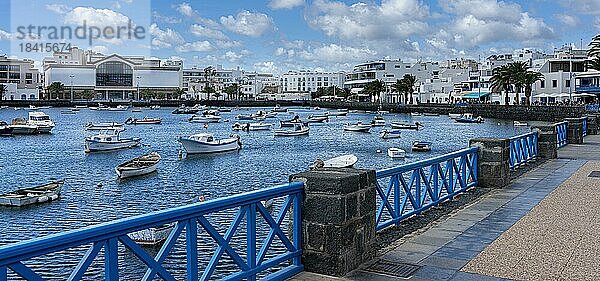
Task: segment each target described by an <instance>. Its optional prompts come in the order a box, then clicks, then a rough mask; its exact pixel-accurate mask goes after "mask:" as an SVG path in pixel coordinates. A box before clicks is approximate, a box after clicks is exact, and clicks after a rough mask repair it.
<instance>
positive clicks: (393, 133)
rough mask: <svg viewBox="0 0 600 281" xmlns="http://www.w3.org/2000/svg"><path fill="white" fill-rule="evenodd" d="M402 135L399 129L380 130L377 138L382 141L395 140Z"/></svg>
mask: <svg viewBox="0 0 600 281" xmlns="http://www.w3.org/2000/svg"><path fill="white" fill-rule="evenodd" d="M401 134H402V131H401V130H399V129H396V130H381V132H379V137H381V138H382V139H397V138H400V137H401Z"/></svg>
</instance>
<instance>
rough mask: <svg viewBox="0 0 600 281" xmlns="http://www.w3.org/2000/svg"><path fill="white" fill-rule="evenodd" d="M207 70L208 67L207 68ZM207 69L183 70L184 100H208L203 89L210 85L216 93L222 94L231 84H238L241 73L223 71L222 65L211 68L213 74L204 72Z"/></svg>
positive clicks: (229, 70) (237, 70) (238, 71)
mask: <svg viewBox="0 0 600 281" xmlns="http://www.w3.org/2000/svg"><path fill="white" fill-rule="evenodd" d="M207 68H208V67H207ZM207 68H195V67H193V68H189V69H184V70H183V84H182V87H183V90H184V91H185V92H186V95H185V97H184V98H186V99H208V98H210V97H209V96H208V94H207V93H205V91H204V90H205V87H206V86H207V85H209V84H210V85H211V87H213V88H214V90H215V91H216V92H217V93H220V94H222V93H223V91H224V90H225V88H227V87H228V86H231V85H233V84H238V85H239V84H240V81H241V78H242V73H243V71H242V70H240V68H239V67H238V68H237V69H224V68H223V66H222V65H217V66H216V67H212V69H213V70H214V73H213V74H210V73H209V72H207V71H205V70H206V69H207Z"/></svg>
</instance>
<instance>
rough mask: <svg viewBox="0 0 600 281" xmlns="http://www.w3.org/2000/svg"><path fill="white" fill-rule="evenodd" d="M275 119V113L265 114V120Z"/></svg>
mask: <svg viewBox="0 0 600 281" xmlns="http://www.w3.org/2000/svg"><path fill="white" fill-rule="evenodd" d="M275 117H277V112H267V113H266V114H265V118H275Z"/></svg>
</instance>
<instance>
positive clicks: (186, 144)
mask: <svg viewBox="0 0 600 281" xmlns="http://www.w3.org/2000/svg"><path fill="white" fill-rule="evenodd" d="M177 141H179V142H180V143H181V145H182V146H183V148H184V149H185V151H186V152H187V153H188V154H207V153H218V152H226V151H233V150H238V149H240V148H241V146H242V142H241V141H240V136H239V135H232V136H230V137H229V138H226V139H220V140H218V139H215V137H214V136H213V135H212V134H209V133H200V134H195V135H191V136H189V137H179V138H178V139H177Z"/></svg>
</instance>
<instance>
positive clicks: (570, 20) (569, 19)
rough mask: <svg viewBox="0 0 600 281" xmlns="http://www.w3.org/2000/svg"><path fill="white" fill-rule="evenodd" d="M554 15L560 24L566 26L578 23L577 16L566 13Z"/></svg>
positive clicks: (574, 25)
mask: <svg viewBox="0 0 600 281" xmlns="http://www.w3.org/2000/svg"><path fill="white" fill-rule="evenodd" d="M554 17H555V18H556V19H557V20H558V21H560V22H561V23H562V24H564V25H566V26H568V27H576V26H578V25H579V18H577V17H574V16H571V15H567V14H557V15H554Z"/></svg>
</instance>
